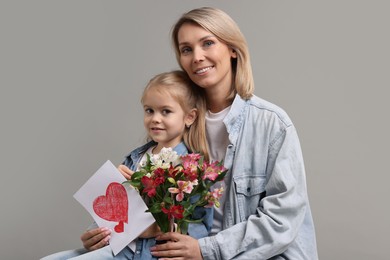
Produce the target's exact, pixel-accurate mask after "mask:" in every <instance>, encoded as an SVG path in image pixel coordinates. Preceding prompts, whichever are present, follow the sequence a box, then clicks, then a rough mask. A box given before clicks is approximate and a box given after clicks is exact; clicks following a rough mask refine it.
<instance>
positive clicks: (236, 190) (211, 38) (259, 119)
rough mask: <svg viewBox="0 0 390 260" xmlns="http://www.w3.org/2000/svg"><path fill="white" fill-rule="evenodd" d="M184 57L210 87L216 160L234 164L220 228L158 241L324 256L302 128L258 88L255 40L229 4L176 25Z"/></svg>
mask: <svg viewBox="0 0 390 260" xmlns="http://www.w3.org/2000/svg"><path fill="white" fill-rule="evenodd" d="M172 40H173V44H174V48H175V51H176V57H177V60H178V62H179V64H180V66H181V68H182V69H183V70H184V71H185V72H187V74H188V75H189V77H190V78H191V80H192V81H193V82H194V83H195V84H197V85H198V86H199V87H200V88H202V89H203V90H204V93H205V96H206V101H207V107H208V110H209V111H208V113H207V115H206V129H207V137H208V143H209V148H210V154H211V159H212V160H221V159H224V164H225V167H226V168H228V169H229V172H228V173H227V177H225V185H226V192H225V197H224V199H223V201H222V205H221V207H220V209H221V210H219V211H218V209H216V211H217V212H216V213H215V216H214V226H213V230H212V232H213V235H212V236H209V237H206V238H201V239H199V240H196V239H193V238H191V237H189V236H184V235H180V234H177V233H167V234H163V235H160V236H158V237H157V238H156V239H157V240H160V239H161V240H172V241H175V243H166V244H161V245H157V246H155V247H152V248H151V250H152V251H151V252H152V255H154V256H156V257H159V259H164V257H177V258H175V259H201V258H202V257H203V259H232V258H234V259H294V260H295V259H308V260H313V259H317V258H318V256H317V249H316V240H315V231H314V225H313V220H312V216H311V211H310V206H309V201H308V197H307V190H306V180H305V170H304V164H303V158H302V153H301V148H300V144H299V140H298V136H297V132H296V129H295V127H294V125H293V124H292V122H291V120H290V118H289V117H288V115H287V114H286V113H285V112H284V111H283V110H282V109H281V108H279V107H277V106H275V105H273V104H271V103H269V102H267V101H265V100H262V99H260V98H258V97H256V96H254V95H253V89H254V83H253V76H252V70H251V66H250V59H249V52H248V46H247V44H246V41H245V38H244V36H243V35H242V33H241V32H240V29H239V28H238V26H237V24H236V23H235V22H234V21H233V20H232V19H231V18H230V17H229V16H228V15H227V14H226V13H224V12H223V11H221V10H218V9H215V8H210V7H205V8H199V9H194V10H192V11H190V12H188V13H186V14H184V15H183V16H182V17H181V18H180V19H179V20H178V21H177V23H176V24H175V25H174V27H173V31H172Z"/></svg>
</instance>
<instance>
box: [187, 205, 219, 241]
mask: <svg viewBox="0 0 390 260" xmlns="http://www.w3.org/2000/svg"><path fill="white" fill-rule="evenodd" d="M193 217H194V219H202V218H203V220H202V222H200V223H190V224H189V225H188V234H189V235H190V236H192V237H193V238H196V239H199V238H202V237H207V236H208V235H209V233H210V231H211V228H212V226H213V208H204V207H196V208H195V211H194V214H193Z"/></svg>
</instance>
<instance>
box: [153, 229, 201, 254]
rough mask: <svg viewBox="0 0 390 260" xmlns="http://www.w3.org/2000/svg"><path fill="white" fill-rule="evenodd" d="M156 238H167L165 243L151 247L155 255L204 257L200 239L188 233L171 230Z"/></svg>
mask: <svg viewBox="0 0 390 260" xmlns="http://www.w3.org/2000/svg"><path fill="white" fill-rule="evenodd" d="M156 240H167V241H168V242H167V243H165V244H160V245H155V246H153V247H151V248H150V252H151V254H152V255H153V256H155V257H157V258H158V259H159V260H163V259H175V260H176V259H177V260H179V259H180V260H181V259H194V260H198V259H203V258H202V254H201V252H200V248H199V243H198V240H196V239H195V238H192V237H190V236H187V235H182V234H179V233H175V232H169V233H165V234H162V235H160V236H158V237H156Z"/></svg>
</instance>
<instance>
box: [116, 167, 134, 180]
mask: <svg viewBox="0 0 390 260" xmlns="http://www.w3.org/2000/svg"><path fill="white" fill-rule="evenodd" d="M118 170H119V172H120V173H121V174H122V175H123V176H124V177H125V178H126V179H127V180H130V179H131V175H133V173H134V172H133V171H132V170H130V169H129V167H127V166H126V165H123V164H121V165H119V166H118Z"/></svg>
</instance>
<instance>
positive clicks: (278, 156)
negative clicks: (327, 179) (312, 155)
mask: <svg viewBox="0 0 390 260" xmlns="http://www.w3.org/2000/svg"><path fill="white" fill-rule="evenodd" d="M224 124H225V125H226V128H227V131H228V133H229V140H230V144H229V145H228V147H227V151H226V156H225V159H224V164H225V167H226V168H227V169H229V171H228V173H227V175H226V177H225V178H226V181H227V185H226V191H225V192H226V193H227V194H226V195H227V197H226V202H225V206H224V216H223V218H224V219H223V227H222V231H220V232H219V233H218V234H216V235H215V236H210V237H205V238H201V239H199V240H198V241H199V245H200V247H201V251H202V255H203V258H204V259H213V260H214V259H233V258H234V259H294V260H297V259H307V260H315V259H318V256H317V248H316V239H315V230H314V224H313V220H312V216H311V211H310V206H309V200H308V196H307V190H306V179H305V169H304V163H303V158H302V152H301V147H300V143H299V140H298V136H297V132H296V129H295V127H294V125H293V124H292V122H291V120H290V118H289V117H288V115H287V114H286V113H285V112H284V111H283V110H282V109H281V108H279V107H277V106H276V105H274V104H271V103H269V102H267V101H265V100H263V99H260V98H258V97H256V96H253V97H252V98H250V99H249V100H243V99H241V98H240V96H238V95H236V97H235V99H234V101H233V104H232V107H231V109H230V111H229V113H228V114H227V116H226V117H225V119H224Z"/></svg>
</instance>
